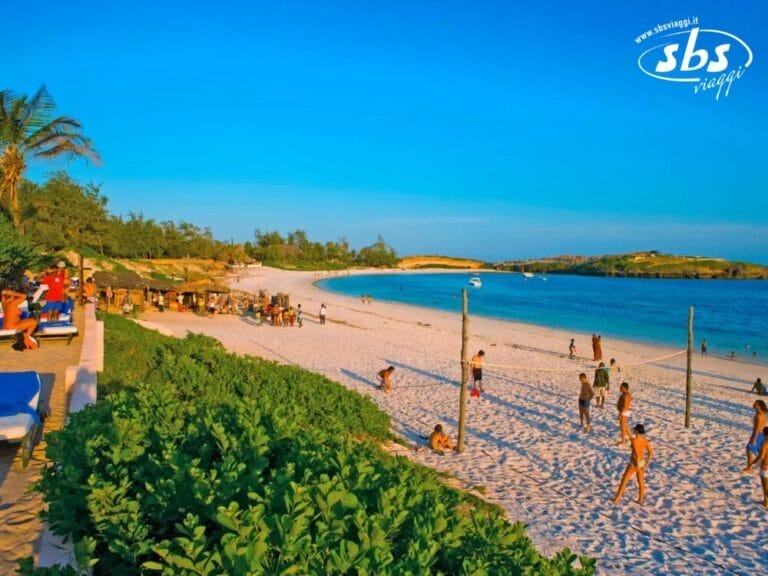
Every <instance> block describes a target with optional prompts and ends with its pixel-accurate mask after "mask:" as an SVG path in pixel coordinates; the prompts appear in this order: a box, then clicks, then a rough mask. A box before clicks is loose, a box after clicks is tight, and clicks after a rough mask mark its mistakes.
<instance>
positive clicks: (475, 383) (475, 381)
mask: <svg viewBox="0 0 768 576" xmlns="http://www.w3.org/2000/svg"><path fill="white" fill-rule="evenodd" d="M484 358H485V352H484V351H483V350H480V351H479V352H478V353H477V354H475V355H474V356H472V360H470V361H469V369H470V370H471V371H472V390H477V391H478V392H482V391H483V359H484Z"/></svg>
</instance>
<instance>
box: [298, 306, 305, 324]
mask: <svg viewBox="0 0 768 576" xmlns="http://www.w3.org/2000/svg"><path fill="white" fill-rule="evenodd" d="M296 324H297V325H298V327H299V328H301V327H302V326H304V312H303V311H302V309H301V304H299V305H298V306H296Z"/></svg>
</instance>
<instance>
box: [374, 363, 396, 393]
mask: <svg viewBox="0 0 768 576" xmlns="http://www.w3.org/2000/svg"><path fill="white" fill-rule="evenodd" d="M394 371H395V367H394V366H390V367H389V368H384V370H379V373H378V374H377V375H376V377H377V378H378V379H379V388H380V389H381V390H383V391H384V392H389V391H390V390H392V380H390V377H391V376H392V372H394Z"/></svg>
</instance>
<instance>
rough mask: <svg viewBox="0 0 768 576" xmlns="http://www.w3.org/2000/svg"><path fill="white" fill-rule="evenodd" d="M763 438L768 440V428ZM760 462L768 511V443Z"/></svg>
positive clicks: (758, 459)
mask: <svg viewBox="0 0 768 576" xmlns="http://www.w3.org/2000/svg"><path fill="white" fill-rule="evenodd" d="M763 437H764V438H768V426H766V427H765V428H763ZM757 461H758V462H760V484H762V486H763V508H766V509H768V442H763V445H762V447H761V448H760V453H759V454H758V455H757Z"/></svg>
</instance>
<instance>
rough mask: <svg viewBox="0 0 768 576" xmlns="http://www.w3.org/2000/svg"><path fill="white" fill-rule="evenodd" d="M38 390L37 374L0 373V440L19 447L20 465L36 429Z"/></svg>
mask: <svg viewBox="0 0 768 576" xmlns="http://www.w3.org/2000/svg"><path fill="white" fill-rule="evenodd" d="M40 389H41V385H40V376H39V375H38V374H37V372H33V371H27V372H0V441H6V442H20V443H22V444H23V450H24V451H23V453H22V463H23V465H24V466H26V465H27V463H28V462H29V457H30V455H31V454H32V449H33V448H34V446H35V441H36V439H37V431H38V429H39V427H40V415H39V414H38V409H39V403H40Z"/></svg>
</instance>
